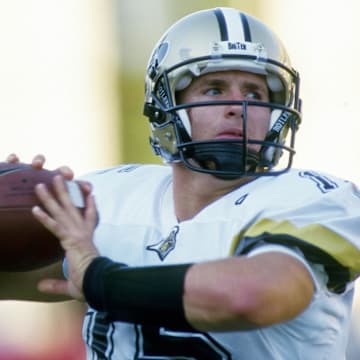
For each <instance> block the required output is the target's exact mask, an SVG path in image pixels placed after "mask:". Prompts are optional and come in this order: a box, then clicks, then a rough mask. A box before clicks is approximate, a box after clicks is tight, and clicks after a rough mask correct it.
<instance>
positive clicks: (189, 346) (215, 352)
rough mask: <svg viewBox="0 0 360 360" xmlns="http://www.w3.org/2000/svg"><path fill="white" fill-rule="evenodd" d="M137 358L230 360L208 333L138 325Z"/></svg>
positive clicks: (142, 359)
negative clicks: (175, 330)
mask: <svg viewBox="0 0 360 360" xmlns="http://www.w3.org/2000/svg"><path fill="white" fill-rule="evenodd" d="M136 331H137V335H138V343H137V345H138V346H137V348H138V352H137V356H136V359H137V360H150V359H151V360H155V359H181V360H186V359H191V360H230V359H231V355H230V354H229V353H228V352H227V351H226V350H225V349H224V348H223V347H221V346H220V344H218V343H217V342H216V341H215V340H214V339H212V338H211V337H210V336H209V335H207V334H204V333H187V332H184V333H182V332H174V331H169V330H166V329H164V328H155V327H149V326H138V327H137V328H136Z"/></svg>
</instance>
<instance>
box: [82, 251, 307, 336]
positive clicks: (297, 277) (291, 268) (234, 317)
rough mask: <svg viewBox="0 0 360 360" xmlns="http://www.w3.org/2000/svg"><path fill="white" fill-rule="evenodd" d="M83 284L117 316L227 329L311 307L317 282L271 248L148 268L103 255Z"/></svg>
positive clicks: (96, 303)
mask: <svg viewBox="0 0 360 360" xmlns="http://www.w3.org/2000/svg"><path fill="white" fill-rule="evenodd" d="M83 290H84V294H85V298H86V300H87V301H88V303H89V304H90V305H91V306H92V307H94V308H95V309H97V310H101V311H106V312H108V314H109V316H110V317H111V318H112V319H114V320H120V321H128V322H135V323H143V324H144V323H145V324H152V325H158V326H168V327H170V328H175V329H181V330H188V329H191V328H195V329H196V330H201V331H229V330H245V329H251V328H258V327H264V326H269V325H272V324H275V323H280V322H284V321H287V320H290V319H292V318H294V317H296V316H297V315H299V314H300V313H301V312H302V311H304V309H305V308H306V307H307V306H308V305H309V303H310V301H311V299H312V296H313V292H314V285H313V280H312V277H311V275H310V274H309V271H308V270H307V269H306V267H305V266H304V265H303V263H302V262H300V261H299V260H297V259H296V258H294V257H292V256H290V255H287V254H283V253H278V252H271V253H270V252H269V253H264V254H259V255H256V256H253V257H249V258H248V257H232V258H228V259H223V260H218V261H212V262H204V263H199V264H182V265H173V266H155V267H144V268H128V267H126V265H124V264H118V263H115V262H112V261H110V260H109V259H106V258H101V257H99V258H96V259H95V260H93V262H92V263H91V264H90V266H89V267H88V269H87V270H86V272H85V277H84V282H83Z"/></svg>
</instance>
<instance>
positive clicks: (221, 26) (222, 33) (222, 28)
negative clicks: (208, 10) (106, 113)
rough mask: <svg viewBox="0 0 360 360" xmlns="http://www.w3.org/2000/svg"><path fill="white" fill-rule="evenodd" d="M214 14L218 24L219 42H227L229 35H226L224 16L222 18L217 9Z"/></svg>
mask: <svg viewBox="0 0 360 360" xmlns="http://www.w3.org/2000/svg"><path fill="white" fill-rule="evenodd" d="M214 12H215V16H216V18H217V21H218V23H219V29H220V38H221V41H226V40H229V34H228V30H227V26H226V20H225V16H224V14H223V12H222V11H221V9H219V8H216V9H215V11H214Z"/></svg>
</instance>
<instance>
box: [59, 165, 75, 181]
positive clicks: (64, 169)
mask: <svg viewBox="0 0 360 360" xmlns="http://www.w3.org/2000/svg"><path fill="white" fill-rule="evenodd" d="M57 170H58V171H59V173H60V174H61V175H62V176H63V177H64V178H65V179H66V180H72V179H73V178H74V172H73V171H72V169H71V168H70V167H68V166H65V165H64V166H60V167H58V168H57Z"/></svg>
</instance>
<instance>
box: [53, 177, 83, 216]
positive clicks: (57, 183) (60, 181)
mask: <svg viewBox="0 0 360 360" xmlns="http://www.w3.org/2000/svg"><path fill="white" fill-rule="evenodd" d="M53 186H54V190H55V193H56V198H57V200H58V201H59V203H60V204H61V206H62V207H63V209H64V210H65V211H66V213H67V214H68V215H69V216H71V217H72V218H73V219H74V220H77V221H79V220H81V214H80V212H79V210H78V209H77V208H76V207H75V205H74V202H73V201H72V199H71V196H70V194H69V191H68V187H67V186H66V184H65V181H64V178H63V177H62V176H61V175H56V176H55V177H54V179H53Z"/></svg>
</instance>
